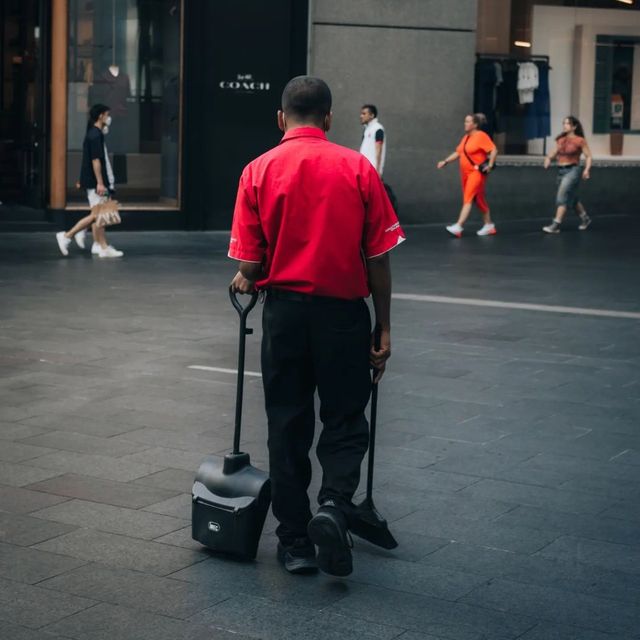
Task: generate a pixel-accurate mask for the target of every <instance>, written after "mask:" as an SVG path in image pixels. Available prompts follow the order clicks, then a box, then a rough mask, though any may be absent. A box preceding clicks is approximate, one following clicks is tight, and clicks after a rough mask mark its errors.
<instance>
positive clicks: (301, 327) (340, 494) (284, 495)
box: [262, 291, 371, 541]
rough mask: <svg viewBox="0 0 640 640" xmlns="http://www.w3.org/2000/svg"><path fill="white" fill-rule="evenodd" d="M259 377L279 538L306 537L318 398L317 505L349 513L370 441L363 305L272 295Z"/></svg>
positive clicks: (269, 295) (366, 328)
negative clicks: (331, 502) (326, 504)
mask: <svg viewBox="0 0 640 640" xmlns="http://www.w3.org/2000/svg"><path fill="white" fill-rule="evenodd" d="M262 328H263V338H262V379H263V384H264V394H265V404H266V410H267V418H268V422H269V439H268V445H269V468H270V475H271V482H272V505H273V513H274V515H275V517H276V518H277V520H278V521H279V523H280V525H279V527H278V529H277V531H276V533H277V535H278V537H279V538H280V539H281V540H282V541H291V540H292V539H293V538H297V537H302V536H306V531H307V524H308V522H309V520H310V519H311V510H310V504H309V497H308V494H307V490H308V488H309V483H310V481H311V462H310V460H309V450H310V449H311V446H312V444H313V437H314V427H315V412H314V393H315V390H316V389H317V390H318V396H319V398H320V419H321V421H322V424H323V429H322V433H321V435H320V438H319V441H318V446H317V449H316V454H317V456H318V460H319V461H320V464H321V466H322V488H321V489H320V493H319V495H318V502H319V503H320V504H322V503H324V502H325V501H326V500H329V499H333V500H334V501H335V502H336V504H337V505H338V506H340V507H341V508H343V509H344V510H345V511H348V508H349V505H350V504H351V499H352V498H353V494H354V493H355V491H356V489H357V487H358V483H359V480H360V466H361V463H362V459H363V457H364V454H365V453H366V451H367V446H368V443H369V426H368V423H367V420H366V418H365V415H364V411H365V408H366V406H367V404H368V402H369V395H370V391H371V377H370V376H371V373H370V369H369V349H370V333H371V319H370V316H369V309H368V308H367V305H366V304H365V302H364V300H354V301H351V300H339V299H336V298H320V297H312V296H304V295H299V294H294V293H287V292H283V291H270V292H268V293H267V299H266V302H265V305H264V312H263V316H262Z"/></svg>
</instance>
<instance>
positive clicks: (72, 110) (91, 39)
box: [67, 0, 182, 208]
mask: <svg viewBox="0 0 640 640" xmlns="http://www.w3.org/2000/svg"><path fill="white" fill-rule="evenodd" d="M67 68H68V94H67V97H68V102H67V109H68V111H67V203H68V204H71V205H73V204H74V203H78V204H79V203H85V202H86V194H85V193H83V192H82V191H81V190H79V189H78V186H77V183H78V176H79V173H80V166H81V161H82V149H83V141H84V138H85V135H86V132H87V130H88V117H89V111H90V109H91V107H92V105H95V104H103V105H106V106H108V107H109V110H110V114H111V117H112V123H111V125H110V126H109V127H108V130H105V131H104V134H105V135H104V141H105V146H106V148H107V152H108V159H109V164H110V165H111V169H112V180H113V187H114V189H115V192H116V194H117V196H116V197H117V198H118V199H119V200H120V201H122V202H123V203H124V204H125V205H126V206H135V205H136V204H137V205H139V206H145V207H150V206H151V207H159V208H178V207H179V204H180V148H181V145H180V137H181V102H182V99H181V95H182V2H181V1H180V0H69V46H68V66H67Z"/></svg>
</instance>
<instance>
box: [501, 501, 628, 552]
mask: <svg viewBox="0 0 640 640" xmlns="http://www.w3.org/2000/svg"><path fill="white" fill-rule="evenodd" d="M496 523H497V525H498V526H502V524H511V525H515V526H518V527H527V528H532V529H541V530H543V531H548V532H549V533H554V534H555V535H556V536H558V537H559V536H561V535H563V534H572V535H577V536H584V537H586V538H592V539H594V540H603V541H605V542H614V543H619V544H636V542H637V541H638V531H637V524H636V523H635V522H632V521H630V520H618V519H616V518H605V517H604V516H603V514H600V515H598V516H589V515H580V514H576V513H565V512H562V511H551V510H548V509H539V508H536V507H517V508H516V509H514V510H513V511H509V512H508V513H506V514H504V515H502V516H499V517H498V518H497V519H496Z"/></svg>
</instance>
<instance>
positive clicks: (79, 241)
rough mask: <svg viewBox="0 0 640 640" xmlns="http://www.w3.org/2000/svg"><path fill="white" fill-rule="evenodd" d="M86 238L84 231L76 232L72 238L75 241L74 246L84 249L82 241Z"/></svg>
mask: <svg viewBox="0 0 640 640" xmlns="http://www.w3.org/2000/svg"><path fill="white" fill-rule="evenodd" d="M86 236H87V232H86V230H85V229H83V230H82V231H78V233H76V235H75V236H73V239H74V240H75V241H76V244H77V245H78V246H79V247H80V248H81V249H84V248H85V246H84V239H85V238H86Z"/></svg>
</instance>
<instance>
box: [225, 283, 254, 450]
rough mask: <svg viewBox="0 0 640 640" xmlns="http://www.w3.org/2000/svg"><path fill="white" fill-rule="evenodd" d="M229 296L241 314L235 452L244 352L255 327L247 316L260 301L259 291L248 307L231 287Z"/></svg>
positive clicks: (235, 447)
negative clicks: (248, 320)
mask: <svg viewBox="0 0 640 640" xmlns="http://www.w3.org/2000/svg"><path fill="white" fill-rule="evenodd" d="M229 298H230V299H231V304H232V305H233V306H234V308H235V310H236V311H237V312H238V315H239V316H240V340H239V345H238V386H237V390H236V423H235V429H234V432H233V453H240V429H241V428H242V395H243V392H244V352H245V344H246V342H247V336H248V335H251V334H252V333H253V329H247V317H248V315H249V313H250V312H251V309H253V307H255V306H256V302H258V292H257V291H254V292H253V293H252V294H251V300H249V304H248V305H247V306H246V307H243V306H242V305H241V304H240V300H238V296H237V295H236V294H235V292H234V291H233V289H232V288H231V287H229Z"/></svg>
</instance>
